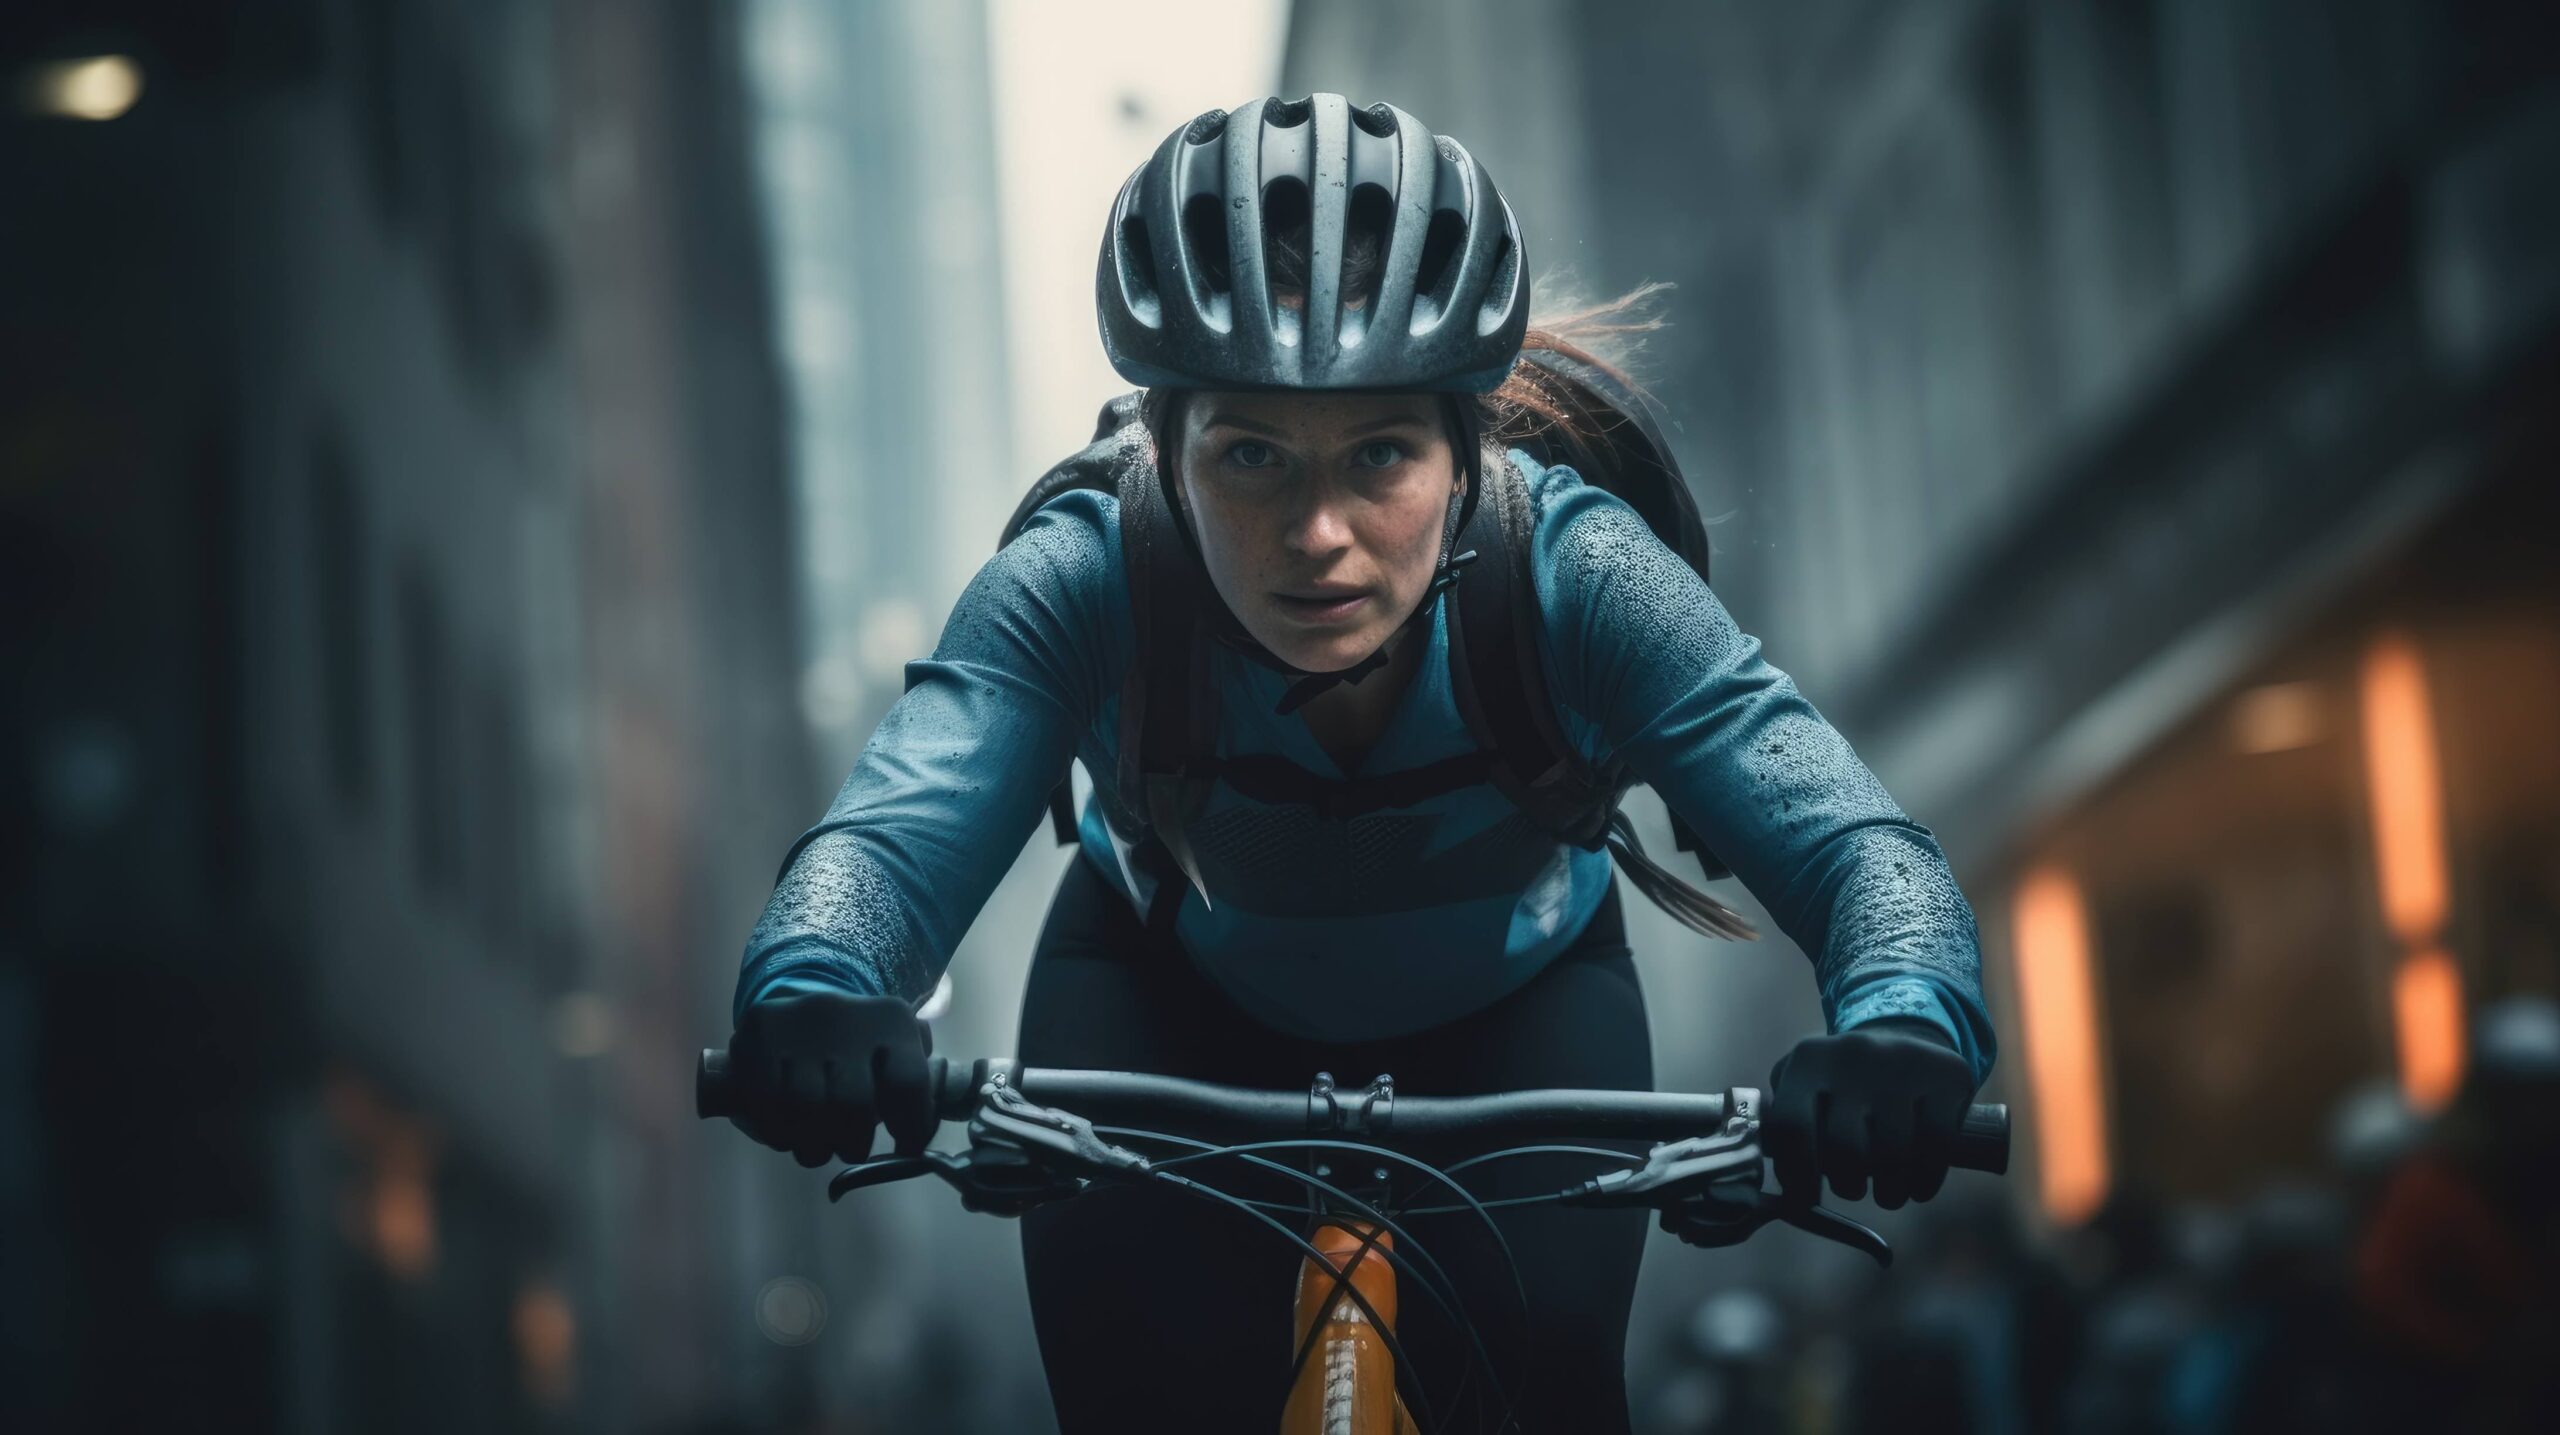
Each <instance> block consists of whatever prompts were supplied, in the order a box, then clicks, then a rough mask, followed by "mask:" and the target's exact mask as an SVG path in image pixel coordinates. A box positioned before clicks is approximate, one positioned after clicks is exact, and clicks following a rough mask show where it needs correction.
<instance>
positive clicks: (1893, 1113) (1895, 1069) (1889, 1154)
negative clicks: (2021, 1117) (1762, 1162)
mask: <svg viewBox="0 0 2560 1435" xmlns="http://www.w3.org/2000/svg"><path fill="white" fill-rule="evenodd" d="M1973 1090H1974V1083H1973V1068H1972V1066H1971V1065H1969V1064H1968V1063H1967V1062H1966V1061H1965V1059H1964V1056H1963V1054H1962V1053H1960V1052H1958V1051H1957V1050H1956V1049H1955V1047H1954V1045H1953V1044H1952V1043H1950V1042H1949V1041H1948V1040H1947V1035H1946V1033H1945V1032H1943V1031H1940V1030H1939V1029H1938V1028H1937V1026H1936V1025H1934V1024H1933V1023H1930V1022H1927V1021H1923V1020H1920V1019H1918V1018H1916V1017H1913V1018H1905V1017H1890V1018H1886V1019H1885V1020H1882V1021H1874V1022H1869V1023H1867V1024H1866V1025H1864V1026H1860V1027H1857V1028H1855V1029H1853V1030H1850V1031H1844V1032H1842V1033H1840V1034H1839V1035H1837V1036H1811V1037H1806V1038H1805V1039H1804V1040H1802V1041H1800V1042H1797V1043H1796V1046H1795V1050H1793V1051H1791V1052H1788V1053H1787V1054H1786V1055H1785V1056H1782V1057H1780V1058H1778V1064H1777V1065H1776V1066H1774V1067H1771V1068H1770V1069H1769V1096H1768V1101H1767V1103H1766V1105H1765V1107H1764V1108H1763V1115H1762V1117H1761V1123H1760V1139H1761V1146H1762V1149H1764V1150H1766V1151H1767V1152H1768V1153H1769V1157H1770V1160H1771V1161H1772V1162H1773V1163H1774V1164H1775V1165H1776V1167H1777V1172H1778V1184H1779V1186H1780V1187H1782V1188H1783V1189H1784V1190H1786V1191H1787V1193H1788V1194H1790V1195H1797V1196H1804V1197H1807V1198H1812V1197H1818V1196H1819V1195H1820V1194H1821V1191H1820V1189H1819V1183H1820V1181H1821V1179H1822V1178H1823V1177H1826V1176H1827V1177H1829V1178H1830V1180H1831V1190H1832V1192H1833V1194H1835V1195H1837V1196H1839V1197H1840V1198H1841V1199H1842V1200H1845V1201H1854V1200H1857V1199H1858V1198H1859V1197H1861V1196H1864V1195H1865V1194H1867V1183H1868V1182H1869V1181H1873V1182H1874V1183H1875V1195H1876V1204H1877V1205H1879V1206H1882V1207H1884V1208H1885V1209H1887V1210H1892V1209H1895V1208H1897V1207H1899V1206H1900V1205H1901V1204H1902V1203H1903V1202H1904V1201H1906V1200H1910V1201H1925V1200H1928V1199H1929V1198H1930V1197H1932V1196H1935V1195H1936V1194H1938V1188H1939V1187H1940V1186H1941V1185H1943V1184H1945V1182H1946V1179H1947V1163H1948V1161H1949V1159H1950V1157H1951V1156H1952V1154H1953V1152H1954V1150H1955V1139H1956V1133H1957V1131H1958V1130H1959V1129H1961V1128H1962V1126H1963V1125H1964V1115H1965V1109H1966V1107H1968V1106H1969V1105H1971V1104H1972V1102H1973Z"/></svg>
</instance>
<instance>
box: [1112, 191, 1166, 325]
mask: <svg viewBox="0 0 2560 1435" xmlns="http://www.w3.org/2000/svg"><path fill="white" fill-rule="evenodd" d="M1116 247H1117V248H1118V250H1119V251H1120V292H1121V293H1123V294H1126V295H1127V296H1129V312H1130V313H1131V314H1133V315H1135V316H1137V319H1138V322H1139V323H1141V324H1144V325H1146V326H1147V327H1148V328H1150V329H1152V328H1155V327H1156V326H1157V325H1159V324H1161V323H1162V322H1164V306H1163V304H1162V303H1161V302H1160V301H1159V300H1158V299H1157V297H1156V247H1155V244H1154V243H1153V242H1152V241H1150V240H1149V239H1148V238H1147V221H1146V220H1145V219H1143V218H1141V217H1140V216H1138V215H1135V214H1132V215H1130V216H1129V217H1128V218H1127V219H1124V220H1122V221H1121V222H1120V243H1119V244H1118V245H1117V246H1116Z"/></svg>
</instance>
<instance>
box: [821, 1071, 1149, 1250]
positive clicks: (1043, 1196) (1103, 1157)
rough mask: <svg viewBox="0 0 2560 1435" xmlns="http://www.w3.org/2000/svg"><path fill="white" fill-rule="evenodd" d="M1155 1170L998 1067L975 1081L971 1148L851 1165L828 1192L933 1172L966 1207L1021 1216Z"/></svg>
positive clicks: (836, 1195)
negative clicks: (1042, 1101)
mask: <svg viewBox="0 0 2560 1435" xmlns="http://www.w3.org/2000/svg"><path fill="white" fill-rule="evenodd" d="M1152 1169H1153V1168H1152V1167H1151V1166H1150V1165H1149V1164H1148V1162H1147V1159H1146V1158H1145V1157H1143V1156H1140V1155H1139V1154H1137V1153H1136V1152H1134V1151H1129V1150H1126V1149H1123V1148H1121V1147H1118V1146H1114V1145H1112V1144H1111V1143H1110V1142H1108V1141H1105V1140H1103V1139H1102V1138H1101V1137H1099V1136H1097V1135H1095V1134H1094V1130H1093V1123H1092V1122H1090V1121H1087V1120H1085V1119H1084V1118H1083V1117H1081V1116H1077V1115H1074V1114H1072V1113H1070V1112H1065V1111H1060V1110H1057V1109H1055V1108H1054V1107H1047V1106H1041V1105H1038V1104H1036V1103H1034V1102H1033V1101H1032V1100H1031V1099H1030V1098H1028V1097H1026V1096H1024V1095H1023V1094H1022V1092H1021V1090H1020V1089H1019V1088H1017V1087H1015V1086H1014V1085H1013V1084H1012V1083H1011V1082H1010V1081H1008V1080H1006V1078H1005V1075H1004V1073H1002V1072H997V1073H995V1074H993V1075H991V1076H990V1077H989V1078H988V1079H987V1082H986V1084H985V1085H983V1086H981V1087H980V1088H978V1106H977V1109H976V1110H975V1111H973V1112H972V1113H971V1114H970V1117H969V1149H967V1150H965V1151H925V1152H922V1153H920V1154H918V1155H914V1156H892V1157H885V1158H883V1159H880V1160H876V1161H865V1162H862V1163H861V1164H859V1165H855V1166H848V1167H846V1168H845V1169H844V1170H842V1171H840V1172H838V1173H836V1176H835V1179H834V1180H832V1181H829V1182H828V1183H827V1197H828V1199H830V1200H837V1199H841V1198H842V1197H843V1196H844V1195H845V1194H846V1193H848V1192H852V1191H858V1190H860V1189H862V1188H863V1187H865V1186H878V1185H884V1184H886V1183H888V1182H891V1181H903V1180H906V1179H908V1178H910V1177H915V1176H923V1175H928V1174H930V1175H934V1176H938V1177H940V1178H941V1179H942V1181H943V1183H944V1184H946V1185H948V1186H950V1187H951V1189H952V1190H954V1191H955V1192H958V1193H959V1196H960V1205H961V1208H962V1209H964V1210H969V1211H977V1212H982V1213H985V1214H989V1215H997V1216H1019V1215H1021V1214H1022V1213H1023V1212H1025V1211H1027V1210H1030V1209H1031V1208H1032V1207H1034V1206H1039V1205H1044V1204H1046V1203H1048V1202H1050V1201H1056V1200H1062V1199H1064V1198H1066V1197H1068V1196H1073V1195H1077V1194H1079V1193H1081V1192H1082V1191H1083V1190H1084V1189H1085V1188H1086V1187H1087V1186H1089V1185H1091V1184H1092V1183H1093V1182H1095V1181H1106V1182H1134V1181H1142V1180H1145V1179H1146V1177H1147V1175H1148V1173H1149V1172H1150V1171H1151V1170H1152Z"/></svg>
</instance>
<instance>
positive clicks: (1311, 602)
mask: <svg viewBox="0 0 2560 1435" xmlns="http://www.w3.org/2000/svg"><path fill="white" fill-rule="evenodd" d="M1271 596H1272V597H1273V598H1274V599H1275V600H1277V601H1278V602H1279V604H1280V611H1281V612H1283V613H1286V614H1288V615H1289V616H1290V617H1292V618H1295V619H1297V620H1298V621H1300V622H1302V623H1338V622H1340V621H1342V620H1343V619H1345V618H1348V617H1350V616H1351V615H1352V614H1354V613H1357V612H1358V611H1360V607H1361V605H1362V604H1364V603H1366V602H1368V601H1369V590H1368V589H1366V588H1315V589H1309V590H1306V591H1302V592H1297V593H1274V594H1272V595H1271Z"/></svg>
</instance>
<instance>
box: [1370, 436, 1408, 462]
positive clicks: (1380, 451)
mask: <svg viewBox="0 0 2560 1435" xmlns="http://www.w3.org/2000/svg"><path fill="white" fill-rule="evenodd" d="M1404 458H1405V452H1404V445H1403V444H1400V443H1397V442H1396V441H1394V440H1393V439H1383V438H1382V439H1379V440H1377V441H1376V442H1374V443H1365V444H1362V445H1361V446H1360V466H1361V467H1363V468H1393V467H1395V466H1396V465H1397V464H1399V463H1402V462H1404Z"/></svg>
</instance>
